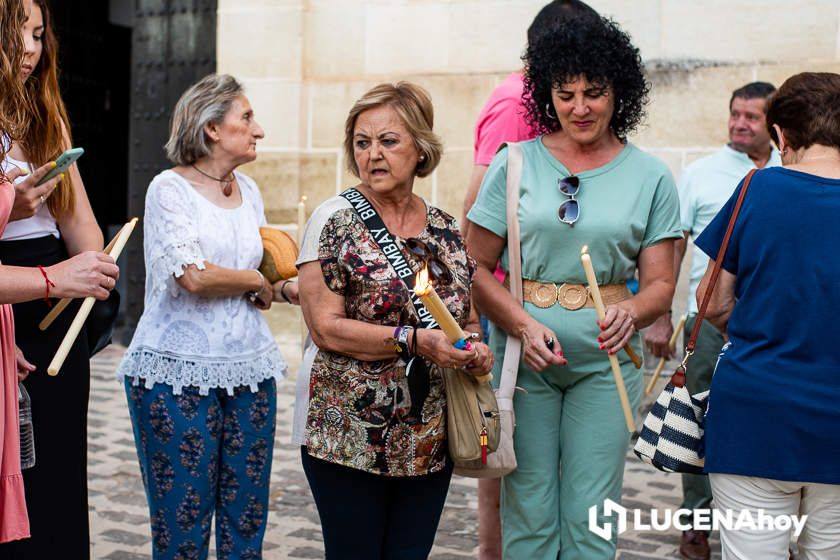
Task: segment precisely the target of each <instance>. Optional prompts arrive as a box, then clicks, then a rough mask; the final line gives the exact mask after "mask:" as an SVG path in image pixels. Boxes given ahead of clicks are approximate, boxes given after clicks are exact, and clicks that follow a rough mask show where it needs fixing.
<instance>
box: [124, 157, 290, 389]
mask: <svg viewBox="0 0 840 560" xmlns="http://www.w3.org/2000/svg"><path fill="white" fill-rule="evenodd" d="M236 179H237V182H238V183H239V186H240V191H241V193H242V204H241V205H240V206H239V207H237V208H232V209H227V208H221V207H219V206H216V205H215V204H213V203H212V202H210V201H209V200H207V199H206V198H204V197H203V196H202V195H200V194H199V193H198V191H196V190H195V189H194V188H193V187H192V185H190V183H189V182H188V181H187V180H186V179H184V178H183V177H182V176H180V175H179V174H177V173H176V172H174V171H172V170H167V171H164V172H163V173H161V174H159V175H158V176H157V177H155V178H154V179H153V180H152V183H151V185H150V186H149V190H148V192H147V193H146V210H145V216H144V218H143V222H141V223H142V224H143V234H144V240H143V254H144V257H145V262H146V297H145V301H144V303H145V310H144V311H143V316H142V317H140V321H139V323H138V324H137V330H136V331H135V333H134V338H133V339H132V341H131V345H130V346H129V347H128V350H127V351H126V353H125V356H124V358H123V361H122V363H121V364H120V367H119V369H118V370H117V376H118V378H120V379H122V378H123V377H131V378H134V380H135V382H136V383H138V382H139V378H143V379H145V380H146V386H147V387H151V386H152V385H153V384H154V383H166V384H167V385H170V386H172V388H173V393H174V394H176V395H177V394H180V392H181V388H182V387H184V386H194V387H198V388H199V390H200V392H201V394H207V392H208V390H209V389H211V388H224V389H226V390H227V391H228V393H229V394H233V389H234V388H235V387H239V386H244V385H247V386H249V387H250V388H251V390H252V391H256V390H257V384H258V383H259V382H261V381H263V380H265V379H268V378H270V377H274V378H276V379H278V380H279V379H281V378H282V377H284V376H285V374H286V362H285V361H284V360H283V357H282V356H281V355H280V350H279V349H278V347H277V344H276V342H275V341H274V337H273V336H272V334H271V331H270V330H269V328H268V324H267V323H266V321H265V318H264V317H263V315H262V312H261V311H260V310H259V309H257V308H256V307H255V306H254V305H253V304H252V303H251V302H250V301H248V299H247V298H246V297H245V296H244V294H243V295H240V296H231V297H213V298H210V297H201V296H197V295H193V294H190V293H189V292H187V291H186V290H184V289H182V288H181V287H180V286H179V285H178V283H177V282H176V281H175V277H176V276H178V277H180V276H182V275H183V274H184V268H185V267H186V266H187V265H190V264H194V265H195V266H196V267H198V268H199V269H203V268H204V262H205V261H207V262H210V263H213V264H215V265H217V266H221V267H224V268H231V269H237V270H244V269H255V268H257V267H258V266H259V264H260V260H261V258H262V254H263V247H262V241H261V239H260V234H259V227H260V226H261V225H265V214H264V209H263V202H262V197H261V196H260V192H259V189H258V188H257V185H256V184H255V183H254V181H253V180H252V179H251V178H250V177H247V176H246V175H243V174H241V173H238V172H236Z"/></svg>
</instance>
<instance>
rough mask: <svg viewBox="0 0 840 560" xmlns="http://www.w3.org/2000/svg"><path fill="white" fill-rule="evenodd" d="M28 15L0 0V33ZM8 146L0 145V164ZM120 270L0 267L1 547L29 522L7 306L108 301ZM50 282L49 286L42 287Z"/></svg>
mask: <svg viewBox="0 0 840 560" xmlns="http://www.w3.org/2000/svg"><path fill="white" fill-rule="evenodd" d="M29 9H31V1H29V0H24V1H22V0H0V29H2V30H9V29H22V27H23V24H24V22H25V21H26V18H27V11H28V10H29ZM22 53H23V39H22V36H21V35H20V34H18V33H0V138H3V139H6V138H13V136H12V134H11V131H13V130H20V129H21V126H20V125H21V122H22V108H23V106H24V104H23V102H22V100H23V91H22V88H21V82H20V80H19V78H18V74H19V65H20V61H21V60H22V58H23V57H22ZM7 149H8V142H0V159H2V158H3V157H5V155H6V150H7ZM53 166H54V164H47V165H45V166H43V167H41V168H40V169H38V170H37V171H35V172H33V173H32V176H31V177H30V178H28V179H27V180H26V181H25V183H26V184H27V185H29V184H31V188H36V187H35V184H36V183H37V182H38V180H39V179H40V178H41V177H42V176H44V175H45V174H46V173H47V171H49V169H50V168H51V167H53ZM20 174H21V173H20V172H19V171H16V172H14V173H9V174H8V176H7V175H4V174H0V234H2V232H3V230H4V229H5V227H6V224H7V223H8V220H9V214H10V213H11V210H12V204H13V202H14V198H15V189H14V187H13V186H12V181H14V179H15V178H17V177H18V176H20ZM59 180H60V179H59V178H58V177H56V178H55V179H53V180H51V181H47V182H46V183H45V184H44V185H42V186H41V187H37V188H38V189H43V190H48V189H49V190H51V189H53V188H55V186H56V184H57V183H58V181H59ZM118 274H119V269H117V266H116V265H115V264H114V261H113V259H111V258H110V257H108V256H107V255H105V254H103V253H97V252H93V251H88V252H86V253H82V254H80V255H77V256H76V257H74V258H72V259H68V260H66V261H64V262H61V263H58V264H56V265H53V266H50V267H46V268H43V269H40V270H39V269H38V268H24V267H14V266H4V265H2V264H0V543H2V542H8V541H12V540H16V539H22V538H26V537H28V536H29V520H28V518H27V515H26V501H25V497H24V491H23V477H22V476H21V472H20V433H19V425H18V404H17V403H18V401H17V394H18V392H17V382H18V376H19V375H20V376H25V375H26V373H27V372H28V371H31V370H32V369H33V368H32V366H31V365H30V364H29V363H28V362H27V361H26V360H25V358H24V357H23V356H22V355H20V354H19V352H17V348H16V346H15V337H14V320H13V318H12V310H11V307H10V306H9V305H8V304H10V303H17V302H21V301H28V300H34V299H37V298H40V297H45V295H46V293H49V294H50V295H52V296H53V297H74V298H75V297H86V296H94V297H97V298H99V299H105V298H107V297H108V293H109V291H110V290H111V289H112V288H113V287H114V285H115V284H116V279H117V276H118ZM47 279H49V281H50V284H48V283H47Z"/></svg>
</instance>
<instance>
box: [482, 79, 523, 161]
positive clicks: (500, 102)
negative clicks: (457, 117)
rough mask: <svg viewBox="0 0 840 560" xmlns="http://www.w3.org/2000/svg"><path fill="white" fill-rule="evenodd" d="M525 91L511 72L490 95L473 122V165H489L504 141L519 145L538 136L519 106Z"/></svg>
mask: <svg viewBox="0 0 840 560" xmlns="http://www.w3.org/2000/svg"><path fill="white" fill-rule="evenodd" d="M524 89H525V83H524V76H523V75H522V73H521V72H514V73H513V74H511V75H510V76H508V77H507V78H506V79H505V81H504V82H502V83H501V84H499V85H498V86H496V89H494V90H493V93H491V94H490V99H488V100H487V103H486V104H485V105H484V108H483V109H482V110H481V113H479V115H478V120H477V121H476V123H475V159H474V163H475V164H476V165H490V162H491V161H492V160H493V156H495V155H496V150H498V149H499V146H500V145H502V144H504V143H505V142H521V141H522V140H530V139H531V138H534V137H535V136H536V135H537V132H536V131H535V130H534V129H533V128H532V127H531V125H530V124H529V123H528V121H527V117H526V113H525V106H524V105H522V92H523V90H524Z"/></svg>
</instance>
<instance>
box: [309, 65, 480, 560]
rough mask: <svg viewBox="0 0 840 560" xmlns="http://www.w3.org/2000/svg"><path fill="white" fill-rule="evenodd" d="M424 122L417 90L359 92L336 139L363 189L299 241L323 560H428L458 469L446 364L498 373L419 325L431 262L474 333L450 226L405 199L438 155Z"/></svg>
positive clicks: (321, 212) (460, 254)
mask: <svg viewBox="0 0 840 560" xmlns="http://www.w3.org/2000/svg"><path fill="white" fill-rule="evenodd" d="M432 123H433V110H432V103H431V99H430V97H429V95H428V93H427V92H426V91H425V90H424V89H422V88H420V87H419V86H416V85H414V84H410V83H405V82H400V83H397V84H393V85H392V84H381V85H378V86H376V87H374V88H373V89H371V90H370V91H368V92H367V93H366V94H364V95H363V96H362V97H361V98H360V99H359V100H358V101H357V102H356V104H355V105H354V106H353V108H352V109H351V110H350V114H349V115H348V117H347V121H346V124H345V139H344V150H345V155H346V158H347V162H348V167H349V170H350V172H351V173H353V174H354V175H355V176H357V177H358V178H359V184H358V185H356V186H355V187H354V188H352V189H348V190H347V191H345V192H344V193H342V195H340V196H336V197H335V198H332V199H329V200H327V201H326V202H324V203H323V204H322V205H321V206H319V207H318V208H317V209H316V210H315V212H314V213H313V215H312V217H311V218H310V220H309V223H308V224H307V227H306V232H305V235H304V240H303V244H302V247H301V254H300V257H299V260H298V265H299V267H300V299H301V305H302V307H303V313H304V317H305V318H306V323H307V325H308V326H309V329H310V332H311V334H312V338H313V340H314V343H315V345H317V346H312V347H310V349H309V351H307V357H306V358H308V360H307V359H306V358H305V359H304V366H303V367H302V368H301V369H302V372H303V375H301V376H300V377H301V379H299V381H298V387H299V389H300V388H305V389H306V392H304V394H303V395H301V394H300V392H299V393H298V403H297V408H298V413H299V414H298V416H299V417H301V418H303V417H305V429H299V430H296V431H297V432H298V433H297V434H296V441H298V442H300V443H302V444H303V446H302V448H301V457H302V460H303V468H304V471H305V472H306V477H307V479H308V480H309V485H310V487H311V489H312V494H313V496H314V498H315V502H316V504H317V506H318V513H319V515H320V517H321V525H322V529H323V533H324V546H325V549H326V557H327V558H342V559H349V558H358V559H369V558H401V559H421V558H426V557H427V556H428V554H429V551H430V550H431V547H432V543H433V541H434V535H435V531H436V529H437V524H438V521H439V519H440V514H441V511H442V509H443V503H444V501H445V499H446V493H447V489H448V487H449V479H450V476H451V474H452V463H451V461H450V459H449V458H448V456H447V447H446V396H445V394H444V383H443V379H442V368H443V367H460V368H463V369H465V370H466V371H467V372H469V373H471V374H474V375H477V376H478V375H484V374H486V373H488V372H489V371H490V369H491V367H492V361H493V359H492V355H491V354H490V351H489V349H488V347H487V346H486V345H484V344H481V343H473V345H472V348H471V349H469V350H459V349H457V348H455V347H454V346H453V345H452V343H451V342H450V341H449V340H448V339H447V338H446V336H445V335H444V333H443V332H442V331H440V330H439V329H435V328H424V325H425V326H428V325H426V324H424V322H423V321H422V317H423V316H424V315H423V314H422V308H421V307H418V306H417V305H416V302H413V301H412V293H411V292H410V290H409V287H410V284H411V283H412V281H413V277H414V274H415V273H416V272H418V271H419V270H420V269H421V268H422V267H423V266H425V265H428V268H429V273H430V276H431V278H432V281H433V283H434V285H435V289H436V290H437V293H438V294H439V296H440V298H441V299H442V300H443V302H444V303H445V305H446V306H447V307H448V309H449V311H450V312H451V313H452V314H453V316H454V317H455V319H456V320H457V321H458V322H459V323H460V325H461V326H462V327H464V328H466V329H468V330H472V331H478V330H479V326H478V316H477V315H476V314H475V312H474V311H473V309H472V307H471V305H470V287H471V285H472V276H473V272H474V264H473V261H472V260H471V259H470V258H469V257H468V256H467V253H466V250H465V248H464V244H463V242H462V240H461V236H460V233H459V232H458V226H457V223H456V222H455V220H454V219H453V218H452V217H451V216H449V215H448V214H446V213H445V212H443V211H442V210H440V209H438V208H435V207H434V206H431V205H430V204H428V203H427V202H426V201H424V200H423V199H422V198H421V197H420V196H418V195H417V194H415V193H414V191H413V188H414V179H415V177H425V176H427V175H429V174H430V173H431V172H432V171H433V170H434V169H435V167H436V166H437V164H438V162H439V161H440V158H441V152H442V146H441V143H440V140H439V139H438V137H437V136H436V135H435V134H434V132H433V131H432ZM377 217H378V219H379V220H380V222H379V224H378V225H377V224H374V223H373V221H374V220H375V219H376V218H377ZM409 362H411V366H410V369H409V368H407V364H408V363H409ZM310 363H311V365H309V364H310ZM310 370H311V377H310V375H308V374H309V373H310ZM307 397H308V407H307V406H306V405H307Z"/></svg>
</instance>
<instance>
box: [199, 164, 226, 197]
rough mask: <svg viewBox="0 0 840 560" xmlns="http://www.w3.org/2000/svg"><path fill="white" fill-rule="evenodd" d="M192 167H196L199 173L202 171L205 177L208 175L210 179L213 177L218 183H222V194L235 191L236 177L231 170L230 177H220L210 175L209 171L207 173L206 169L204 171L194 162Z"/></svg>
mask: <svg viewBox="0 0 840 560" xmlns="http://www.w3.org/2000/svg"><path fill="white" fill-rule="evenodd" d="M192 168H193V169H195V170H196V171H198V172H199V173H201V174H202V175H204V176H205V177H207V178H208V179H212V180H214V181H216V182H217V183H220V184H221V185H222V194H223V195H225V196H230V195H231V193H233V181H234V179H235V177H234V176H233V173H232V172H231V174H230V176H229V178H227V177H222V178H221V179H220V178H219V177H213V176H212V175H210V174H208V173H205V172H204V171H202V170H201V169H199V168H198V167H196V166H195V164H193V166H192Z"/></svg>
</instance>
